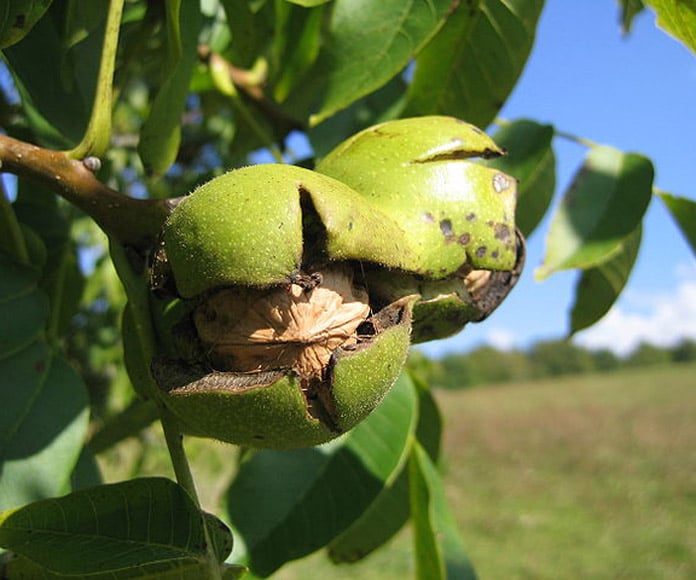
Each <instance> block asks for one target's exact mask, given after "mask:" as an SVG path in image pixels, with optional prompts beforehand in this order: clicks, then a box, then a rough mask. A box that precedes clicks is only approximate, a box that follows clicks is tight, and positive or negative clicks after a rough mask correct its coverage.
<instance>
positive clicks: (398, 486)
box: [328, 387, 442, 563]
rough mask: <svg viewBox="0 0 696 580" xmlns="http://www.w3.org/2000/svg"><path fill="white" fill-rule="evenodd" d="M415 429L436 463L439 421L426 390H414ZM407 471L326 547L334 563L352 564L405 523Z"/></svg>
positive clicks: (438, 415)
mask: <svg viewBox="0 0 696 580" xmlns="http://www.w3.org/2000/svg"><path fill="white" fill-rule="evenodd" d="M418 391H419V393H418V399H419V401H418V426H417V428H416V439H417V440H418V441H419V442H420V444H421V445H423V447H424V448H425V449H426V450H427V451H428V454H429V455H430V457H431V459H432V460H433V461H437V457H438V455H439V451H440V437H441V434H442V421H441V418H440V412H439V410H438V408H437V404H436V402H435V399H434V398H433V396H432V393H431V392H430V390H429V389H427V388H424V387H419V389H418ZM409 513H410V510H409V485H408V467H407V466H404V468H403V469H402V470H401V473H400V474H399V477H397V478H396V479H395V480H394V482H393V483H391V484H390V485H386V486H385V487H384V488H383V489H382V491H381V492H380V493H379V495H378V496H377V497H376V498H375V500H374V501H373V502H372V503H371V504H370V506H369V507H368V508H367V509H366V510H365V511H364V512H363V513H362V514H361V515H360V517H359V518H358V519H357V520H355V521H354V522H353V523H352V524H351V525H350V527H348V528H347V529H346V530H345V531H344V532H343V533H341V534H339V535H338V536H337V537H336V538H334V540H333V541H332V542H331V543H330V544H329V546H328V552H329V557H330V558H331V560H332V561H333V562H334V563H341V562H355V561H357V560H360V559H362V558H364V557H365V556H367V555H368V554H370V553H371V552H373V551H374V550H376V549H377V548H379V547H380V546H382V545H384V544H385V543H386V542H388V541H389V540H390V539H391V538H392V537H393V536H394V535H395V534H396V533H397V532H398V531H399V530H400V529H401V528H402V527H403V525H404V524H405V523H406V522H407V521H408V517H409Z"/></svg>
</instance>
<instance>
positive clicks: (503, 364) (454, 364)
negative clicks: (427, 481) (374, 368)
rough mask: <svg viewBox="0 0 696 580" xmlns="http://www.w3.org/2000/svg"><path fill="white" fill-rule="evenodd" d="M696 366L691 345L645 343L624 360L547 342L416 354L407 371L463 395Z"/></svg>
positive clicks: (684, 342)
mask: <svg viewBox="0 0 696 580" xmlns="http://www.w3.org/2000/svg"><path fill="white" fill-rule="evenodd" d="M694 361H696V341H694V340H690V339H684V340H682V341H681V342H680V343H678V344H677V345H675V346H673V347H669V348H660V347H657V346H654V345H652V344H649V343H642V344H640V345H639V346H638V347H637V348H635V349H634V350H633V351H632V352H631V353H630V354H629V355H627V356H625V357H619V356H617V355H616V354H614V353H613V352H612V351H611V350H609V349H599V350H590V349H587V348H584V347H582V346H578V345H576V344H573V343H572V342H570V341H568V340H549V341H542V342H537V343H536V344H534V345H533V346H532V347H531V348H529V349H527V350H499V349H497V348H494V347H492V346H481V347H478V348H476V349H474V350H472V351H469V352H467V353H458V354H447V355H445V356H443V357H442V358H437V359H435V358H429V357H427V356H426V355H425V354H423V353H422V352H421V351H418V350H414V351H412V353H411V355H410V358H409V365H410V368H411V370H412V371H414V372H415V373H416V374H417V375H418V376H420V378H422V379H423V380H425V381H427V382H428V383H429V384H431V385H432V386H434V387H439V388H444V389H461V388H464V387H470V386H474V385H481V384H486V383H504V382H512V381H525V380H530V379H537V378H544V377H555V376H561V375H577V374H583V373H592V372H611V371H615V370H617V369H621V368H631V367H644V366H649V365H659V364H671V363H687V362H694Z"/></svg>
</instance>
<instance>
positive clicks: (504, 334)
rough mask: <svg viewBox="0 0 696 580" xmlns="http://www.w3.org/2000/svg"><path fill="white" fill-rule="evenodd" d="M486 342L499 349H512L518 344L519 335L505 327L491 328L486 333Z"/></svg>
mask: <svg viewBox="0 0 696 580" xmlns="http://www.w3.org/2000/svg"><path fill="white" fill-rule="evenodd" d="M484 342H485V343H486V344H489V345H491V346H492V347H494V348H497V349H498V350H512V349H513V348H515V346H517V337H516V335H515V333H514V332H512V331H510V330H507V329H505V328H491V329H490V330H489V331H488V332H487V333H486V338H485V341H484Z"/></svg>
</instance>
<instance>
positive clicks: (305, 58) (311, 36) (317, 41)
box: [273, 3, 324, 102]
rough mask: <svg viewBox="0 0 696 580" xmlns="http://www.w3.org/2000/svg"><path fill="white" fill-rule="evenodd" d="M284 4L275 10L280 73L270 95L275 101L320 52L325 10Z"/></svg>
mask: <svg viewBox="0 0 696 580" xmlns="http://www.w3.org/2000/svg"><path fill="white" fill-rule="evenodd" d="M319 4H320V3H319ZM319 4H317V5H319ZM286 8H287V10H282V11H281V10H277V11H276V19H277V22H276V30H277V33H276V35H275V37H274V43H273V52H274V61H275V62H276V63H277V65H276V66H277V69H278V75H279V78H278V80H277V81H276V83H275V86H274V87H273V96H274V97H275V100H276V101H278V102H283V101H285V100H286V99H287V98H288V96H289V95H290V93H291V92H292V91H293V89H294V88H295V87H296V86H297V85H298V83H300V81H302V80H303V75H304V74H305V73H306V72H307V71H308V70H309V69H310V67H311V66H312V65H313V64H314V62H315V61H316V59H317V57H318V56H319V50H320V48H321V28H322V21H323V14H324V11H323V10H321V9H320V10H305V9H302V8H293V7H292V6H290V5H288V6H287V7H286Z"/></svg>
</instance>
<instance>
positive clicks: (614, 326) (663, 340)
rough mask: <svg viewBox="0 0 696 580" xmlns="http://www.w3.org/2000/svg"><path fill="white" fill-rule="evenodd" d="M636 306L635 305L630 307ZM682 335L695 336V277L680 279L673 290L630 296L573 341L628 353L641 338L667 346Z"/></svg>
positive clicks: (654, 343)
mask: <svg viewBox="0 0 696 580" xmlns="http://www.w3.org/2000/svg"><path fill="white" fill-rule="evenodd" d="M631 302H633V306H634V307H635V306H637V307H638V308H637V309H634V308H631ZM684 338H692V339H696V281H695V280H693V279H686V280H683V281H682V282H681V283H680V284H679V286H678V287H677V288H676V289H675V291H674V292H670V293H664V292H659V293H654V294H642V293H641V294H639V295H636V294H634V295H632V296H629V300H628V306H624V305H617V306H614V308H612V309H611V310H610V311H609V313H608V314H607V315H606V316H605V317H604V318H603V319H602V320H600V321H599V322H598V323H597V324H596V325H595V326H593V327H591V328H589V329H587V330H585V331H583V332H580V333H578V334H577V336H576V337H575V341H576V342H577V343H578V344H581V345H582V346H585V347H587V348H608V349H610V350H612V351H614V352H615V353H616V354H618V355H625V354H628V353H630V352H631V351H632V350H633V349H634V348H635V347H636V346H638V345H639V344H640V343H641V342H647V343H650V344H653V345H655V346H660V347H668V346H672V345H674V344H676V343H678V342H679V341H680V340H682V339H684Z"/></svg>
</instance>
